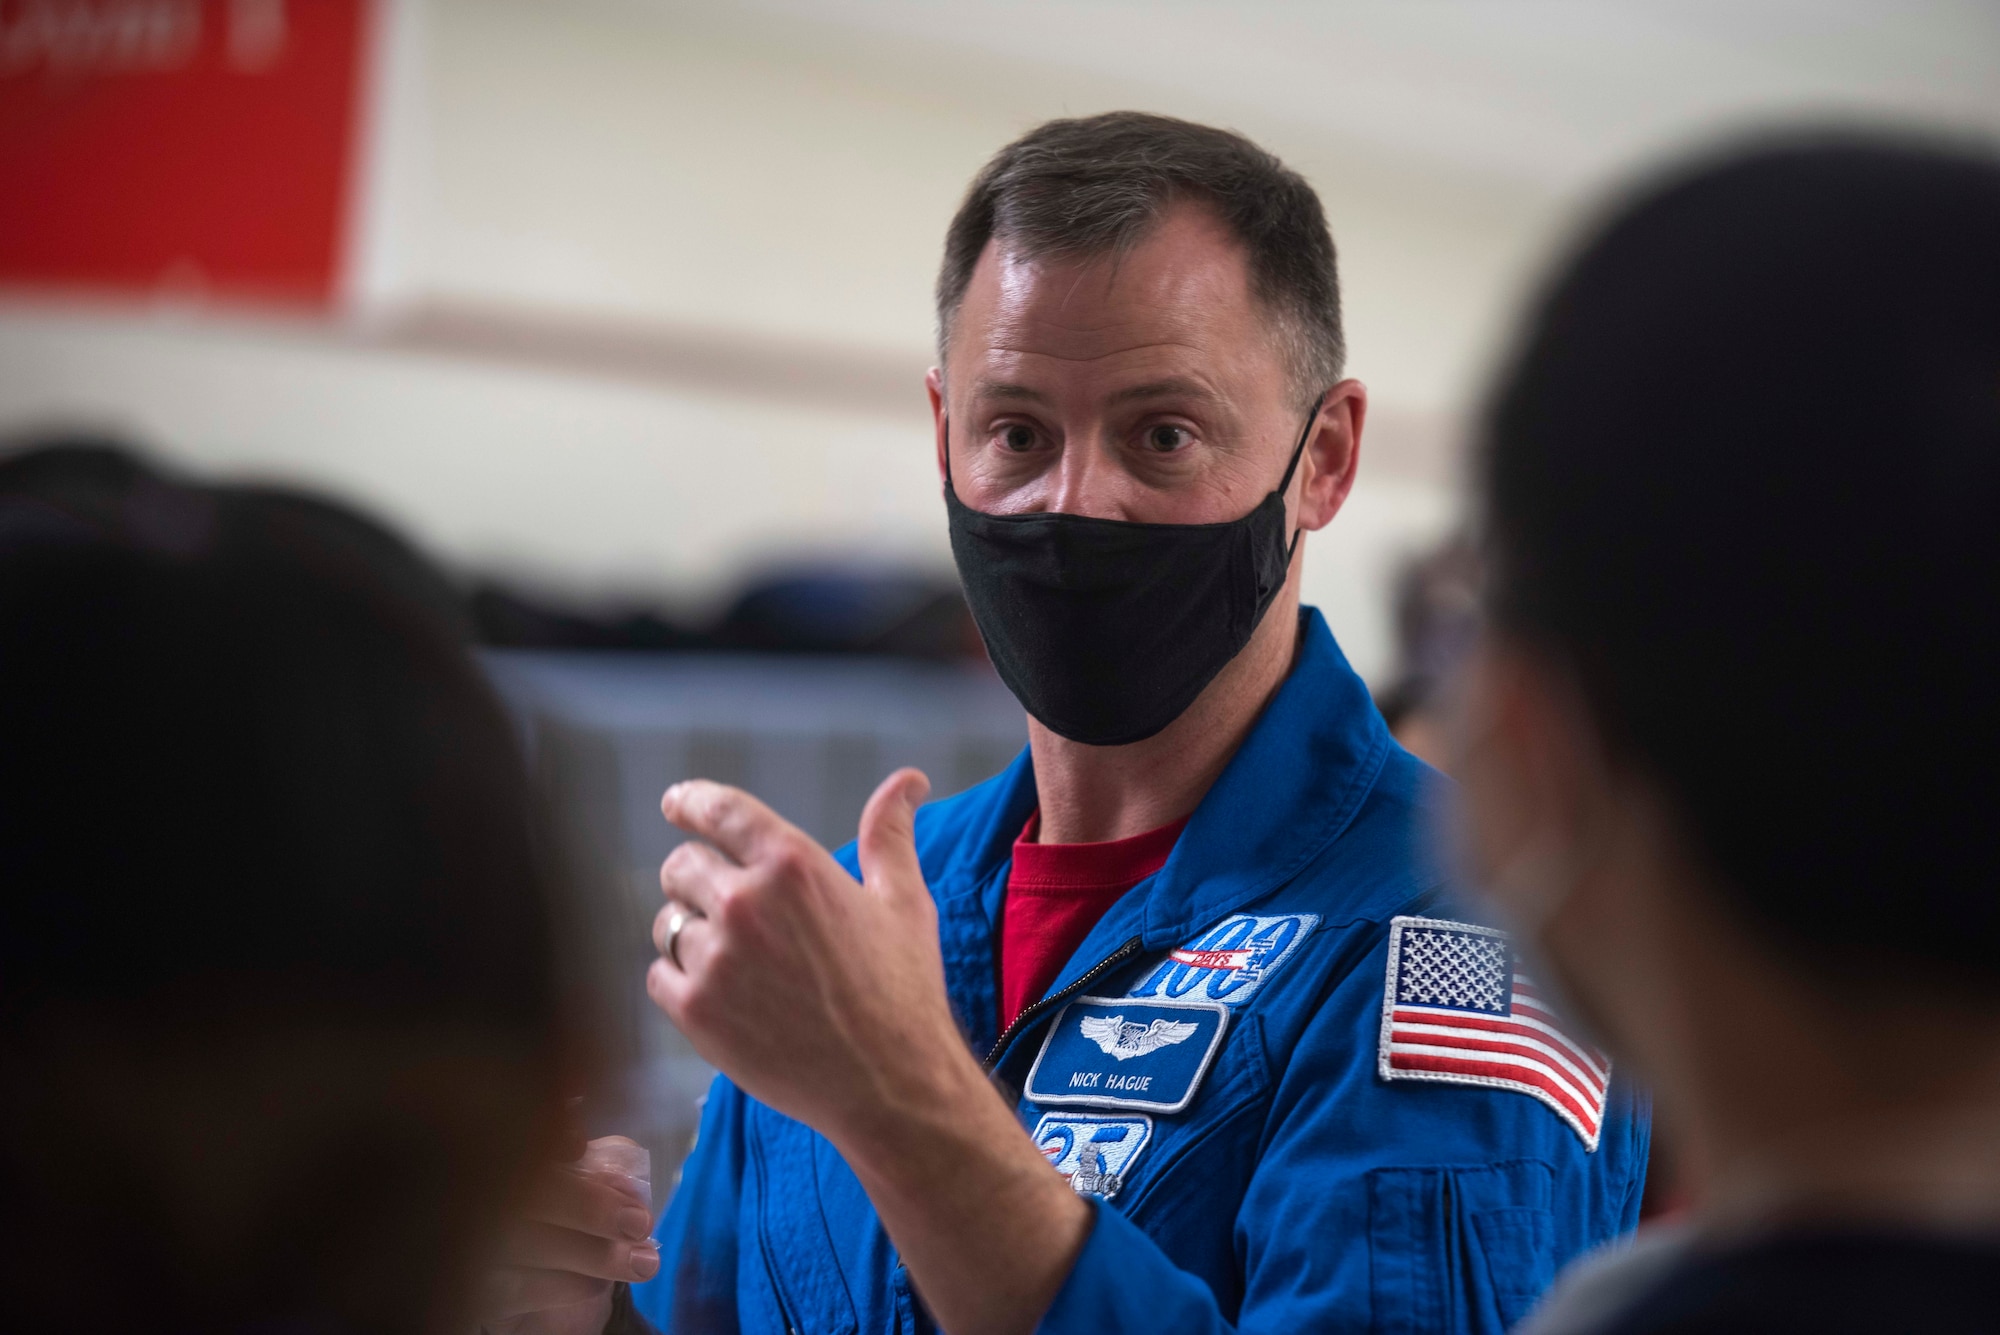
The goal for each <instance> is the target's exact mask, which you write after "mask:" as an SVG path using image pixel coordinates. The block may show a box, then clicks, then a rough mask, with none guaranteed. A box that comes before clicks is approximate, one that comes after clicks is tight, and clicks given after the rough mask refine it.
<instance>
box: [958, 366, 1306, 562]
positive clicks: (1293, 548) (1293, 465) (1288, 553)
mask: <svg viewBox="0 0 2000 1335" xmlns="http://www.w3.org/2000/svg"><path fill="white" fill-rule="evenodd" d="M1331 393H1333V391H1332V390H1328V391H1327V392H1326V394H1331ZM1326 394H1322V395H1320V396H1319V397H1318V398H1317V399H1315V400H1313V410H1312V415H1311V416H1310V417H1308V418H1306V429H1305V430H1304V431H1301V432H1300V433H1299V443H1298V444H1296V445H1294V446H1293V447H1292V461H1291V462H1290V463H1288V464H1286V465H1285V475H1284V476H1283V477H1282V478H1279V479H1278V503H1279V504H1280V505H1283V504H1284V501H1285V492H1286V490H1287V489H1288V488H1290V487H1291V485H1292V474H1293V473H1296V472H1297V471H1298V470H1299V460H1300V459H1302V458H1304V457H1305V452H1306V442H1307V441H1309V440H1311V439H1312V434H1313V428H1314V427H1316V426H1318V425H1319V415H1320V412H1321V410H1322V409H1324V408H1325V407H1326ZM950 460H951V452H950V451H949V450H947V451H946V452H945V461H946V464H947V466H949V463H950ZM1304 535H1305V530H1304V529H1303V528H1295V529H1293V530H1292V541H1291V544H1290V545H1289V546H1287V547H1286V548H1285V564H1286V565H1287V566H1289V565H1291V563H1292V557H1293V556H1294V555H1295V554H1296V553H1297V552H1298V550H1299V539H1300V538H1301V537H1303V536H1304Z"/></svg>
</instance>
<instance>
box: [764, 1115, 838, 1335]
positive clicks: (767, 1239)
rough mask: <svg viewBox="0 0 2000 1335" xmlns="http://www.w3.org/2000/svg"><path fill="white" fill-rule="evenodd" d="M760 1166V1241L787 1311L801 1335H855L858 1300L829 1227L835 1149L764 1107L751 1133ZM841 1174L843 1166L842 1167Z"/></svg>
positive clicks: (788, 1323)
mask: <svg viewBox="0 0 2000 1335" xmlns="http://www.w3.org/2000/svg"><path fill="white" fill-rule="evenodd" d="M746 1130H747V1131H748V1132H749V1140H750V1144H749V1149H750V1153H751V1157H752V1158H753V1159H754V1160H755V1162H756V1165H757V1174H758V1179H759V1180H758V1183H757V1222H758V1225H759V1227H758V1230H757V1241H758V1245H759V1246H760V1247H762V1249H763V1253H764V1255H763V1261H764V1267H765V1271H766V1273H767V1274H769V1276H770V1279H771V1287H772V1288H773V1289H774V1290H775V1291H776V1295H777V1299H778V1303H779V1305H780V1306H781V1307H782V1308H783V1313H784V1320H785V1325H786V1326H787V1327H788V1328H790V1329H792V1330H797V1331H813V1332H819V1331H827V1332H835V1333H837V1335H853V1332H854V1331H855V1330H856V1329H857V1328H858V1324H857V1320H856V1317H855V1310H854V1297H853V1295H852V1293H850V1292H849V1290H848V1286H847V1277H846V1275H845V1274H844V1273H843V1272H842V1267H841V1264H840V1256H839V1254H838V1252H837V1251H836V1250H835V1248H834V1245H833V1234H832V1232H831V1231H830V1230H829V1229H828V1227H827V1220H826V1209H825V1204H824V1198H823V1195H822V1182H821V1175H822V1173H824V1172H825V1171H826V1170H827V1169H828V1165H827V1164H826V1163H824V1162H822V1158H823V1157H833V1158H836V1159H837V1157H838V1156H835V1155H834V1151H833V1147H832V1146H831V1145H828V1144H827V1143H826V1142H825V1141H824V1140H822V1139H821V1138H820V1137H819V1136H817V1135H814V1134H813V1133H812V1132H811V1131H809V1130H807V1129H806V1128H805V1127H804V1126H801V1125H800V1124H799V1123H797V1122H794V1121H792V1120H791V1119H790V1118H787V1117H781V1116H779V1115H778V1114H776V1113H773V1112H771V1111H769V1110H768V1109H763V1108H759V1109H758V1110H757V1115H756V1116H755V1117H754V1118H753V1119H752V1120H751V1122H750V1125H749V1126H748V1127H747V1128H746ZM840 1167H841V1169H842V1171H845V1166H844V1165H840Z"/></svg>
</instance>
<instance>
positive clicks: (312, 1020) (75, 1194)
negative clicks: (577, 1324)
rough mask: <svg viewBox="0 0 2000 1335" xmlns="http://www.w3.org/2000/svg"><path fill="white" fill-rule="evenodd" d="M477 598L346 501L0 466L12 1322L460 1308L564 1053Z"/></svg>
mask: <svg viewBox="0 0 2000 1335" xmlns="http://www.w3.org/2000/svg"><path fill="white" fill-rule="evenodd" d="M458 605H459V603H458V598H457V596H456V594H455V592H454V591H453V590H452V589H451V587H450V586H449V585H448V584H446V583H445V581H444V580H442V579H441V578H440V577H439V576H438V575H437V573H436V572H435V571H433V570H432V569H431V568H430V567H429V566H427V565H426V564H425V563H424V562H423V560H422V559H421V558H419V557H418V556H417V555H416V554H415V553H414V552H413V551H412V550H411V549H410V548H409V547H407V546H406V545H405V544H404V543H402V542H401V541H400V540H399V539H398V538H396V537H395V536H394V535H392V534H390V533H388V532H387V531H386V530H384V529H382V528H380V527H379V526H377V525H375V524H374V523H372V522H370V521H369V520H366V519H364V518H362V517H360V516H359V515H356V514H354V513H353V512H351V511H349V510H346V509H343V508H342V507H339V506H337V505H334V504H332V503H329V502H327V501H323V500H318V499H315V498H312V497H309V496H304V495H299V494H295V493H289V492H284V491H279V490H272V489H259V488H248V487H206V486H197V485H192V484H189V483H185V482H180V481H175V480H173V479H171V478H169V477H166V476H164V475H162V474H160V473H158V472H155V471H154V470H152V469H150V468H148V467H145V466H144V465H142V464H140V463H139V462H138V461H137V460H136V459H135V458H133V457H132V456H131V455H130V454H129V453H126V452H123V451H121V450H119V449H117V448H116V447H115V446H113V445H110V444H108V443H105V442H72V443H70V444H67V445H63V446H58V447H55V448H49V449H42V450H37V451H31V452H29V453H26V454H22V455H18V456H16V457H14V458H11V459H7V460H4V461H0V737H4V739H5V743H4V745H0V904H4V908H0V1033H4V1048H0V1063H4V1065H5V1066H6V1067H7V1079H6V1082H5V1084H6V1088H7V1089H8V1091H9V1093H8V1097H7V1099H6V1101H5V1111H4V1112H0V1128H4V1132H0V1135H4V1144H0V1164H4V1170H0V1171H4V1176H5V1197H6V1206H5V1209H6V1213H7V1215H8V1216H9V1218H8V1220H7V1223H8V1228H7V1232H8V1234H9V1237H10V1241H9V1243H8V1245H7V1247H6V1248H5V1249H3V1250H4V1256H5V1260H4V1261H0V1269H4V1271H5V1273H6V1276H7V1278H6V1280H5V1285H4V1287H5V1291H6V1292H7V1293H8V1295H9V1304H10V1320H9V1324H10V1326H13V1327H14V1328H17V1329H19V1328H28V1329H36V1328H41V1329H57V1328H78V1329H82V1328H93V1329H110V1328H118V1327H122V1326H131V1327H134V1328H136V1327H139V1326H144V1327H145V1328H148V1329H207V1330H229V1329H239V1328H247V1327H251V1326H256V1327H258V1328H269V1329H287V1330H289V1329H300V1330H303V1329H308V1328H309V1329H313V1330H322V1329H324V1330H344V1329H355V1330H360V1329H368V1330H408V1331H420V1330H426V1329H430V1328H433V1326H434V1324H435V1323H436V1322H437V1321H439V1320H440V1319H444V1318H445V1317H446V1316H448V1311H449V1308H450V1304H451V1301H452V1299H453V1298H454V1296H456V1297H459V1298H462V1297H463V1294H462V1292H458V1291H456V1290H454V1288H453V1286H454V1285H460V1284H462V1283H463V1281H464V1279H465V1276H466V1274H467V1273H468V1267H470V1266H471V1265H473V1264H475V1259H474V1258H473V1256H472V1254H471V1252H472V1245H473V1240H474V1238H475V1236H476V1235H478V1234H479V1233H480V1232H481V1231H482V1230H483V1229H484V1228H486V1227H489V1226H490V1225H491V1224H492V1222H493V1221H494V1219H495V1217H496V1216H497V1214H498V1212H499V1210H500V1209H501V1207H502V1202H503V1200H504V1198H505V1197H506V1196H507V1194H508V1193H509V1192H510V1191H511V1190H513V1188H514V1186H515V1185H516V1184H517V1175H518V1173H519V1172H520V1171H521V1170H522V1169H523V1167H524V1166H525V1165H526V1164H527V1163H529V1162H530V1161H532V1160H533V1159H534V1158H536V1157H538V1156H539V1155H540V1154H541V1153H542V1152H543V1151H545V1150H546V1149H548V1148H549V1147H548V1146H547V1144H546V1143H545V1142H546V1141H547V1139H548V1137H549V1135H550V1134H551V1128H552V1126H553V1125H554V1123H553V1121H552V1120H551V1119H552V1118H554V1117H555V1116H556V1115H557V1113H558V1112H559V1109H558V1106H557V1104H556V1102H555V1099H556V1071H557V1067H558V1065H559V1064H560V1062H561V1060H562V1054H561V1052H560V1047H561V1035H560V1033H559V1030H560V1029H561V1027H562V1026H561V1023H560V1018H559V1010H560V1007H559V998H558V992H559V986H558V978H557V963H558V961H557V957H556V949H555V942H556V937H555V931H554V923H553V918H552V906H551V901H550V898H549V895H548V886H547V885H546V884H545V877H544V875H543V873H542V871H541V870H540V869H541V867H542V860H541V857H542V855H541V851H540V849H539V847H538V841H537V839H536V838H535V837H534V835H533V831H532V821H531V817H530V806H529V800H528V790H527V786H526V781H525V777H524V773H523V768H522V761H521V758H520V756H519V755H518V753H517V747H516V740H515V737H514V734H513V732H512V730H511V728H510V725H509V723H508V721H507V719H506V717H505V716H504V715H503V713H502V711H501V708H500V706H499V704H498V703H497V702H496V700H495V697H494V696H493V694H492V693H491V692H490V690H489V689H488V687H487V685H486V683H485V681H484V680H483V678H482V676H481V674H480V672H479V670H478V668H477V666H476V664H475V663H474V662H473V660H472V658H471V656H470V654H469V653H468V651H467V647H466V639H465V626H464V621H463V618H462V616H461V615H460V614H459V612H458V610H457V609H458ZM16 1323H18V1324H16Z"/></svg>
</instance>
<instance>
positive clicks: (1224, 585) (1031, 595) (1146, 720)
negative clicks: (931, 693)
mask: <svg viewBox="0 0 2000 1335" xmlns="http://www.w3.org/2000/svg"><path fill="white" fill-rule="evenodd" d="M1318 420H1319V405H1317V404H1315V405H1314V407H1313V414H1312V416H1311V417H1309V418H1307V419H1306V427H1305V430H1304V431H1303V432H1301V433H1300V435H1299V443H1298V444H1297V445H1296V446H1294V447H1293V449H1292V458H1291V462H1290V463H1288V464H1286V465H1285V476H1284V477H1283V478H1282V479H1280V480H1279V482H1278V486H1277V489H1276V490H1275V491H1273V492H1271V494H1270V495H1268V496H1266V497H1264V499H1263V500H1261V501H1259V502H1258V503H1257V505H1256V507H1255V508H1254V509H1252V510H1251V511H1250V513H1249V514H1247V515H1244V516H1243V517H1242V518H1241V519H1232V520H1229V521H1227V522H1224V523H1220V524H1135V523H1129V522H1127V521H1125V520H1122V519H1093V518H1090V517H1088V516H1085V515H1068V514H1022V515H990V514H986V513H984V512H982V511H979V510H974V509H971V508H969V507H967V506H966V505H965V504H964V503H962V502H961V501H960V500H959V499H958V491H957V489H956V488H955V487H954V486H953V485H952V481H951V448H950V431H951V428H950V423H949V422H947V423H946V426H945V433H946V444H945V486H944V504H945V512H946V514H947V515H948V516H949V519H950V524H951V554H952V558H953V559H954V560H955V561H956V562H957V563H958V577H959V579H960V580H961V581H962V582H963V583H964V585H965V597H966V601H967V602H968V603H969V604H970V605H971V607H972V616H973V619H974V620H975V621H977V622H978V623H979V633H980V634H981V635H982V636H984V637H985V640H986V652H987V653H988V654H990V655H991V656H992V658H993V666H994V667H995V668H997V669H998V670H999V672H1000V679H1001V680H1002V681H1004V682H1006V683H1007V687H1008V689H1009V690H1011V691H1013V692H1014V696H1015V698H1016V699H1018V700H1019V701H1020V702H1021V705H1022V707H1023V708H1025V709H1026V710H1027V711H1028V712H1029V713H1030V714H1033V715H1034V716H1035V717H1036V718H1037V719H1040V720H1041V721H1042V723H1043V724H1045V725H1046V726H1047V727H1048V728H1049V729H1050V730H1051V731H1052V732H1055V733H1058V734H1060V735H1061V736H1064V737H1067V738H1069V739H1070V740H1071V741H1073V742H1086V743H1088V744H1090V745H1092V746H1121V745H1123V744H1125V743H1127V742H1138V741H1144V740H1145V739H1146V738H1148V737H1151V736H1152V735H1153V734H1154V733H1156V732H1159V731H1160V730H1161V729H1162V728H1164V727H1166V726H1167V725H1168V724H1169V723H1172V722H1173V721H1174V720H1175V719H1177V718H1179V717H1180V716H1181V714H1182V712H1183V711H1185V710H1186V709H1187V707H1188V706H1189V705H1191V704H1193V703H1194V698H1195V697H1196V696H1198V695H1200V694H1201V693H1202V690H1203V688H1205V687H1206V686H1207V685H1208V683H1209V682H1211V681H1213V680H1214V679H1215V674H1216V673H1218V672H1220V671H1222V669H1223V667H1224V666H1225V665H1226V664H1228V662H1229V660H1230V659H1232V658H1234V657H1236V655H1237V654H1239V653H1241V652H1242V651H1243V646H1244V645H1246V644H1248V643H1249V642H1250V636H1251V634H1252V633H1253V632H1254V631H1255V630H1256V629H1257V624H1258V623H1259V622H1260V621H1262V620H1263V619H1264V613H1265V611H1266V610H1267V609H1268V608H1269V607H1270V606H1271V600H1272V599H1273V598H1276V597H1277V596H1278V590H1279V589H1280V588H1282V587H1283V586H1284V583H1285V572H1286V570H1287V569H1289V568H1290V566H1291V563H1292V550H1293V549H1294V548H1295V547H1297V546H1298V541H1299V540H1298V535H1297V534H1294V535H1292V538H1291V541H1290V542H1287V541H1286V540H1285V489H1286V488H1287V487H1289V486H1290V485H1291V482H1292V474H1293V472H1294V471H1296V470H1297V468H1298V466H1299V456H1300V455H1301V454H1303V453H1305V448H1306V441H1307V440H1309V439H1310V438H1311V437H1312V429H1313V423H1314V422H1316V421H1318Z"/></svg>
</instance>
